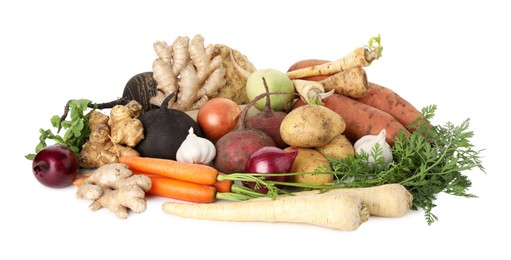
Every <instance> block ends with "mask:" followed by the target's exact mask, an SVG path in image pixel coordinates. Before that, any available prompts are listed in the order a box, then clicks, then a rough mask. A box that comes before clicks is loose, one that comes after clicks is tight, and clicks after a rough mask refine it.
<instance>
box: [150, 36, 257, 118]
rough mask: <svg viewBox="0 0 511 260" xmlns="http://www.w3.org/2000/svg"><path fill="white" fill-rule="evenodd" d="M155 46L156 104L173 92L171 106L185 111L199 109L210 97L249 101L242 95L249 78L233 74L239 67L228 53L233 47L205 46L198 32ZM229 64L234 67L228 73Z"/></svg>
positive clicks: (156, 43) (250, 67) (239, 102)
mask: <svg viewBox="0 0 511 260" xmlns="http://www.w3.org/2000/svg"><path fill="white" fill-rule="evenodd" d="M153 47H154V50H155V52H156V54H157V56H158V58H157V59H156V60H155V61H154V63H153V78H154V80H155V81H156V82H157V93H156V95H155V96H153V97H151V103H152V104H154V105H156V106H160V105H161V104H162V101H163V99H165V97H167V96H168V95H170V94H171V93H176V96H175V99H173V100H170V102H169V103H168V106H169V108H174V109H178V110H181V111H189V110H194V109H198V108H200V106H202V104H204V103H205V102H206V101H207V100H208V99H210V98H212V97H217V96H221V95H225V96H226V97H228V98H229V99H231V100H234V101H235V102H236V103H238V104H241V103H243V102H246V100H247V98H246V96H245V95H240V93H243V90H244V86H245V82H246V80H245V79H244V78H243V77H240V76H236V75H237V74H236V73H233V72H235V71H236V70H234V68H233V66H230V65H229V59H227V53H229V52H232V51H233V50H232V49H230V48H228V47H226V46H225V45H215V46H213V45H211V44H209V45H207V46H205V45H204V38H203V37H202V36H201V35H195V37H193V38H192V39H191V40H190V39H189V38H188V37H177V38H176V39H175V40H174V42H173V43H172V45H167V43H166V42H164V41H157V42H155V43H154V45H153ZM238 56H240V55H238ZM240 58H242V57H240ZM245 61H247V60H246V59H245ZM245 65H248V66H246V68H247V69H249V70H251V69H253V66H250V65H251V64H250V63H249V62H248V61H247V62H246V63H245ZM226 67H228V68H229V69H230V70H229V73H228V74H227V71H226ZM222 89H224V90H222ZM240 89H241V90H240ZM221 90H222V91H221ZM220 93H222V94H220Z"/></svg>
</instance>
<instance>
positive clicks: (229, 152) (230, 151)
mask: <svg viewBox="0 0 511 260" xmlns="http://www.w3.org/2000/svg"><path fill="white" fill-rule="evenodd" d="M263 80H264V78H263ZM270 94H289V93H285V92H272V93H263V94H261V95H259V96H257V97H256V98H254V99H253V100H252V101H250V103H248V104H247V106H245V108H244V109H243V111H241V114H240V117H239V119H238V124H237V126H236V128H235V129H234V130H232V131H230V132H229V133H227V134H225V135H223V136H222V137H221V138H220V139H218V141H217V142H216V143H215V148H216V157H215V160H214V161H213V163H214V166H215V168H216V169H217V170H218V171H221V172H223V173H235V172H238V173H241V172H243V170H244V168H245V164H246V163H247V161H248V158H249V157H250V155H251V154H252V153H254V152H255V151H257V150H259V149H260V148H262V147H265V146H273V147H276V144H275V141H273V139H272V138H271V137H270V136H269V135H268V134H266V133H264V132H263V131H261V130H258V129H253V128H249V127H247V125H246V123H245V118H246V116H247V112H248V110H249V109H250V107H252V106H253V105H254V104H255V103H256V102H257V101H259V100H260V99H262V98H264V97H265V96H267V95H270Z"/></svg>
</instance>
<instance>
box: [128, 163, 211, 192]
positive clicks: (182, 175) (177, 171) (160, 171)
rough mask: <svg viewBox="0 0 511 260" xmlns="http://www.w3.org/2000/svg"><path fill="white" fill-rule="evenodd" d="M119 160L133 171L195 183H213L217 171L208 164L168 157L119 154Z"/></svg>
mask: <svg viewBox="0 0 511 260" xmlns="http://www.w3.org/2000/svg"><path fill="white" fill-rule="evenodd" d="M119 162H120V163H124V164H126V165H128V167H129V169H130V170H132V171H134V172H143V173H148V174H156V175H160V176H164V177H169V178H172V179H176V180H181V181H187V182H193V183H197V184H206V185H213V184H214V183H215V182H216V181H217V176H218V174H219V172H218V171H217V170H216V169H215V168H213V167H211V166H208V165H204V164H194V163H185V162H178V161H175V160H170V159H160V158H150V157H135V156H121V157H119Z"/></svg>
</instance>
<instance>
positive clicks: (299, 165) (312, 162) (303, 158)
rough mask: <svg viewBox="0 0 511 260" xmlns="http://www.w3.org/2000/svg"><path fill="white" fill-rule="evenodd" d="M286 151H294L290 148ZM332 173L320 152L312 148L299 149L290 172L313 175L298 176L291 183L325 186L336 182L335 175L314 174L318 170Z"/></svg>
mask: <svg viewBox="0 0 511 260" xmlns="http://www.w3.org/2000/svg"><path fill="white" fill-rule="evenodd" d="M284 151H288V152H290V151H292V148H290V147H288V148H286V149H284ZM320 167H321V169H322V170H324V169H326V170H328V171H331V168H330V163H329V161H328V160H327V159H326V158H325V156H323V155H322V154H321V153H319V152H318V151H316V150H314V149H311V148H298V154H297V155H296V158H295V160H294V162H293V165H291V169H290V170H289V171H290V172H311V174H298V175H294V176H291V181H292V182H296V183H313V184H325V183H330V182H332V181H333V180H334V175H333V174H326V173H316V174H312V173H313V172H315V171H316V170H318V169H320Z"/></svg>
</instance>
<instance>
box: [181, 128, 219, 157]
mask: <svg viewBox="0 0 511 260" xmlns="http://www.w3.org/2000/svg"><path fill="white" fill-rule="evenodd" d="M215 156H216V148H215V145H214V144H213V143H212V142H211V141H210V140H208V139H206V138H202V137H198V136H197V135H195V134H194V132H193V128H190V130H189V131H188V136H187V137H186V138H185V140H184V141H183V142H182V143H181V146H179V149H178V150H177V153H176V160H177V161H180V162H187V163H198V164H210V163H211V162H212V161H213V159H214V158H215Z"/></svg>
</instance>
